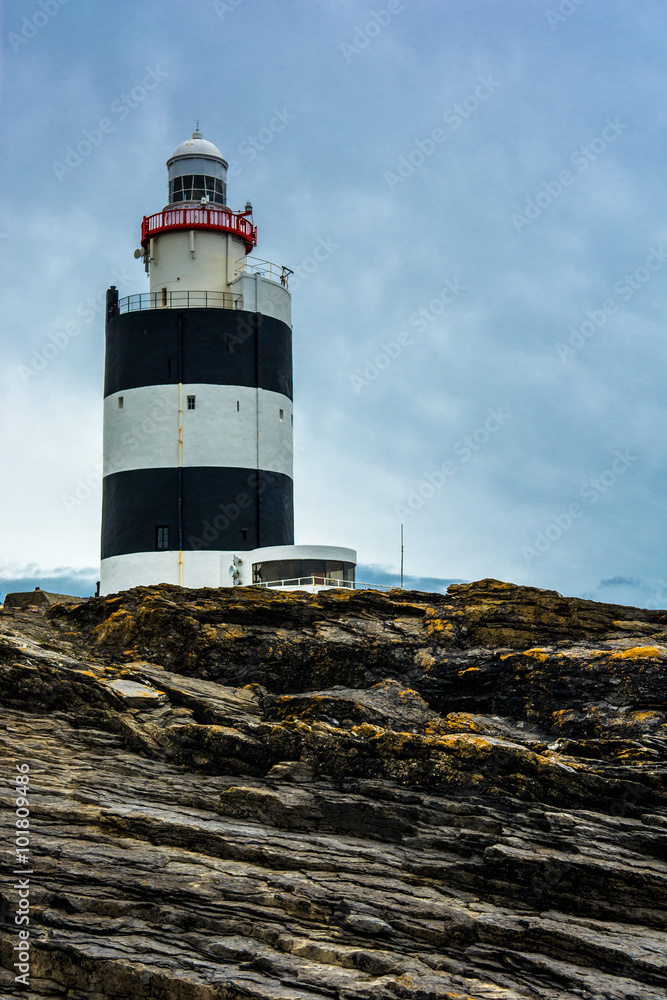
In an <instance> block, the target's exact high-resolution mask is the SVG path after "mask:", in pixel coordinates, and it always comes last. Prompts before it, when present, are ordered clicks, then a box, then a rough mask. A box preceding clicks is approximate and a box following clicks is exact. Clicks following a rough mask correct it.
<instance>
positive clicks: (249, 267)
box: [236, 257, 294, 288]
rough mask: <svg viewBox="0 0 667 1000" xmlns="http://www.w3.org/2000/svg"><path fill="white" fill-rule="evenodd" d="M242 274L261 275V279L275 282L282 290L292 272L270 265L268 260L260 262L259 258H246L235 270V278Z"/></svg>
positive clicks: (279, 266)
mask: <svg viewBox="0 0 667 1000" xmlns="http://www.w3.org/2000/svg"><path fill="white" fill-rule="evenodd" d="M242 274H261V275H262V277H263V278H268V279H269V281H275V282H276V283H277V284H281V285H282V286H283V288H287V279H288V278H289V276H290V274H294V272H293V271H290V269H289V267H283V266H282V265H280V264H272V263H271V261H270V260H262V258H261V257H246V258H245V260H242V261H241V262H240V263H239V264H238V266H237V268H236V277H237V278H238V277H239V276H240V275H242Z"/></svg>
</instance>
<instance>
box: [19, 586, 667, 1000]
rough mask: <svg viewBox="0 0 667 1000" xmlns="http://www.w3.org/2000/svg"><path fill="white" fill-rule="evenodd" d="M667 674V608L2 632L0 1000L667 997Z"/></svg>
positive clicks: (177, 605) (390, 602)
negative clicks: (21, 889) (23, 972)
mask: <svg viewBox="0 0 667 1000" xmlns="http://www.w3.org/2000/svg"><path fill="white" fill-rule="evenodd" d="M666 661H667V612H663V611H646V610H639V609H635V608H625V607H616V606H611V605H602V604H596V603H593V602H590V601H581V600H575V599H568V598H563V597H561V596H560V595H558V594H556V593H554V592H551V591H543V590H537V589H534V588H521V587H515V586H513V585H510V584H504V583H500V582H498V581H493V580H485V581H481V582H480V583H476V584H467V585H457V586H452V587H450V588H449V591H448V593H447V595H445V596H442V595H436V594H423V593H415V592H407V591H398V590H396V591H391V592H390V593H388V594H380V593H377V592H373V591H365V592H354V591H345V590H339V591H328V592H321V593H320V594H319V595H316V596H308V595H306V594H304V593H278V592H270V591H266V590H260V589H255V588H238V589H229V590H199V591H195V590H190V591H188V590H182V589H180V588H178V587H172V586H166V585H164V586H159V587H150V588H137V589H135V590H132V591H129V592H127V593H122V594H118V595H113V596H110V597H105V598H91V599H89V600H88V601H86V602H81V603H78V604H55V605H54V606H52V607H50V608H48V609H47V610H45V611H44V610H39V609H32V610H23V609H21V608H19V607H17V608H15V610H13V611H9V612H8V611H5V613H4V615H3V616H2V617H0V697H1V699H2V704H3V706H4V709H3V711H2V717H1V721H0V746H1V747H2V754H3V758H4V759H5V761H6V762H7V764H8V768H9V770H8V771H7V774H8V775H9V776H10V778H11V775H12V774H14V773H16V772H14V771H13V770H12V769H13V768H14V767H15V762H16V761H18V762H19V763H21V762H23V763H25V764H27V765H28V766H29V768H30V770H29V777H30V796H29V798H30V839H31V843H30V848H29V850H30V855H29V860H30V865H31V871H32V874H31V875H30V890H31V895H30V906H31V911H30V917H31V923H30V931H31V937H30V952H31V962H30V965H31V971H30V985H29V986H25V985H23V984H17V983H15V982H14V972H13V968H12V966H13V962H14V960H15V959H14V958H13V957H12V956H13V945H14V944H15V943H16V940H17V938H16V927H15V926H14V925H13V915H14V912H15V911H16V906H17V894H16V891H15V890H14V889H13V888H12V881H11V879H10V880H9V881H7V882H6V884H5V887H3V899H4V913H5V917H6V921H5V925H4V927H3V931H2V934H1V935H0V941H1V943H2V944H1V954H2V962H3V966H4V971H0V993H1V994H2V995H7V996H19V995H22V996H26V997H28V998H29V1000H36V998H37V997H40V998H41V997H48V998H56V997H59V998H60V997H63V998H67V1000H83V998H84V997H85V998H86V1000H88V998H92V1000H102V998H104V1000H107V998H109V1000H117V998H124V997H136V998H142V1000H143V998H149V997H151V998H154V997H160V998H162V997H169V998H172V997H174V998H188V1000H190V998H193V1000H213V998H222V997H224V998H237V997H238V998H241V997H244V998H257V1000H263V998H304V1000H306V998H310V1000H313V998H316V997H318V996H320V997H339V998H341V1000H342V998H345V1000H357V998H359V1000H362V998H376V997H391V998H411V1000H430V998H431V997H433V998H441V997H442V998H444V997H452V998H474V1000H482V998H483V1000H491V998H493V1000H515V998H516V1000H518V998H540V1000H556V998H558V1000H561V998H563V1000H564V998H571V997H583V998H587V1000H603V998H604V1000H607V998H610V1000H614V998H618V1000H645V998H650V1000H653V998H658V997H664V996H666V995H667V993H666V987H667V970H666V968H665V966H666V965H667V934H666V933H665V931H666V930H667V892H666V888H667V877H666V875H667V864H666V862H667V848H666V844H667V808H666V806H667V789H666V786H665V759H666V757H667V713H666V711H665V703H666V697H665V696H666V694H667V672H666V671H665V663H666ZM2 795H3V804H4V805H5V807H6V809H7V810H8V813H7V814H8V815H11V813H12V812H13V810H14V807H15V798H16V796H15V794H13V793H12V792H11V790H10V788H9V787H8V786H6V787H5V789H4V790H3V793H2ZM10 860H11V862H12V864H14V863H16V864H19V862H18V861H16V862H15V859H14V857H13V855H12V856H11V857H10ZM13 870H14V869H12V871H13ZM18 870H19V871H20V870H21V868H20V864H19V869H18Z"/></svg>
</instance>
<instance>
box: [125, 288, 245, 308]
mask: <svg viewBox="0 0 667 1000" xmlns="http://www.w3.org/2000/svg"><path fill="white" fill-rule="evenodd" d="M142 309H243V296H242V295H238V294H236V293H235V292H197V291H194V292H168V291H164V292H163V291H159V292H142V293H141V295H126V296H125V298H123V299H119V300H118V312H119V313H121V314H122V313H128V312H139V311H140V310H142Z"/></svg>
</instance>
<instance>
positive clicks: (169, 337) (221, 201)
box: [101, 130, 356, 593]
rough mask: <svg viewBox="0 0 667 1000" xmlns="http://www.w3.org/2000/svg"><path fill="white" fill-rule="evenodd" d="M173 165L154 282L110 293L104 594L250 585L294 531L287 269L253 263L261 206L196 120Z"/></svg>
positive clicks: (153, 222) (148, 243)
mask: <svg viewBox="0 0 667 1000" xmlns="http://www.w3.org/2000/svg"><path fill="white" fill-rule="evenodd" d="M167 167H168V173H169V204H168V205H167V206H166V207H165V208H164V209H163V210H162V211H161V212H157V213H156V214H155V215H149V216H147V217H145V218H144V220H143V225H142V233H141V250H138V251H137V252H136V253H135V256H139V257H143V260H144V263H145V265H146V270H147V271H148V273H149V276H150V291H149V292H148V293H147V294H142V295H133V296H129V297H128V298H125V299H121V300H119V298H118V293H117V291H116V289H115V288H114V287H111V288H110V289H109V291H108V293H107V319H106V361H105V386H104V488H103V507H102V567H101V592H102V593H110V592H114V591H117V590H122V589H126V588H128V587H133V586H137V585H139V584H143V585H146V584H151V583H161V582H164V583H177V584H181V585H183V586H187V587H200V586H215V587H217V586H221V585H229V584H231V583H240V582H242V583H246V582H248V583H250V582H252V559H251V558H249V557H248V554H250V553H252V552H253V551H256V550H258V549H261V550H265V549H266V547H269V548H270V549H271V551H272V552H274V553H278V555H280V553H281V552H282V551H283V547H290V546H292V545H293V541H294V525H293V496H292V422H293V421H292V329H291V303H290V294H289V291H288V288H287V276H288V274H289V273H290V272H289V271H287V269H285V268H282V269H281V268H276V267H275V266H274V265H272V264H269V263H268V262H264V261H255V263H254V264H249V263H248V259H247V255H248V254H249V252H250V251H251V250H252V248H253V247H254V246H255V245H256V242H257V231H256V228H255V226H254V225H253V222H252V208H251V206H250V205H249V204H247V205H246V207H245V210H244V211H240V212H234V211H232V210H231V209H230V208H228V207H227V204H226V202H227V193H226V171H227V163H226V162H225V160H224V159H223V157H222V155H221V153H220V152H219V150H218V149H217V148H216V147H215V146H214V145H213V144H212V143H211V142H207V141H206V140H205V139H204V138H203V137H202V135H201V134H200V132H199V130H197V131H196V132H194V133H193V135H192V138H191V139H188V140H187V141H186V142H184V143H181V145H180V146H178V147H177V148H176V149H175V150H174V152H173V154H172V155H171V156H170V158H169V159H168V161H167ZM284 551H285V552H287V549H285V550H284ZM343 551H345V552H348V553H350V552H351V550H341V552H343ZM332 552H333V550H332ZM255 558H258V557H255ZM355 558H356V555H355ZM257 565H259V563H257ZM236 566H239V567H242V569H235V568H234V567H236Z"/></svg>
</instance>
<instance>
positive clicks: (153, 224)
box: [141, 205, 257, 253]
mask: <svg viewBox="0 0 667 1000" xmlns="http://www.w3.org/2000/svg"><path fill="white" fill-rule="evenodd" d="M247 214H248V213H247V212H232V211H230V210H229V209H228V208H224V209H223V208H215V207H211V206H209V205H201V206H195V205H190V206H184V207H182V208H178V207H175V208H167V209H165V210H164V211H162V212H154V213H153V215H145V216H144V219H143V222H142V223H141V244H142V246H143V247H147V246H148V241H149V240H150V239H151V238H152V237H154V236H160V235H161V234H162V233H167V232H169V231H170V230H173V229H212V230H217V231H218V232H223V233H232V234H233V235H234V236H238V237H240V239H242V240H243V242H244V243H245V245H246V252H247V253H250V251H251V250H252V248H253V247H255V246H257V226H253V224H252V222H251V220H250V219H248V218H247Z"/></svg>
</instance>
